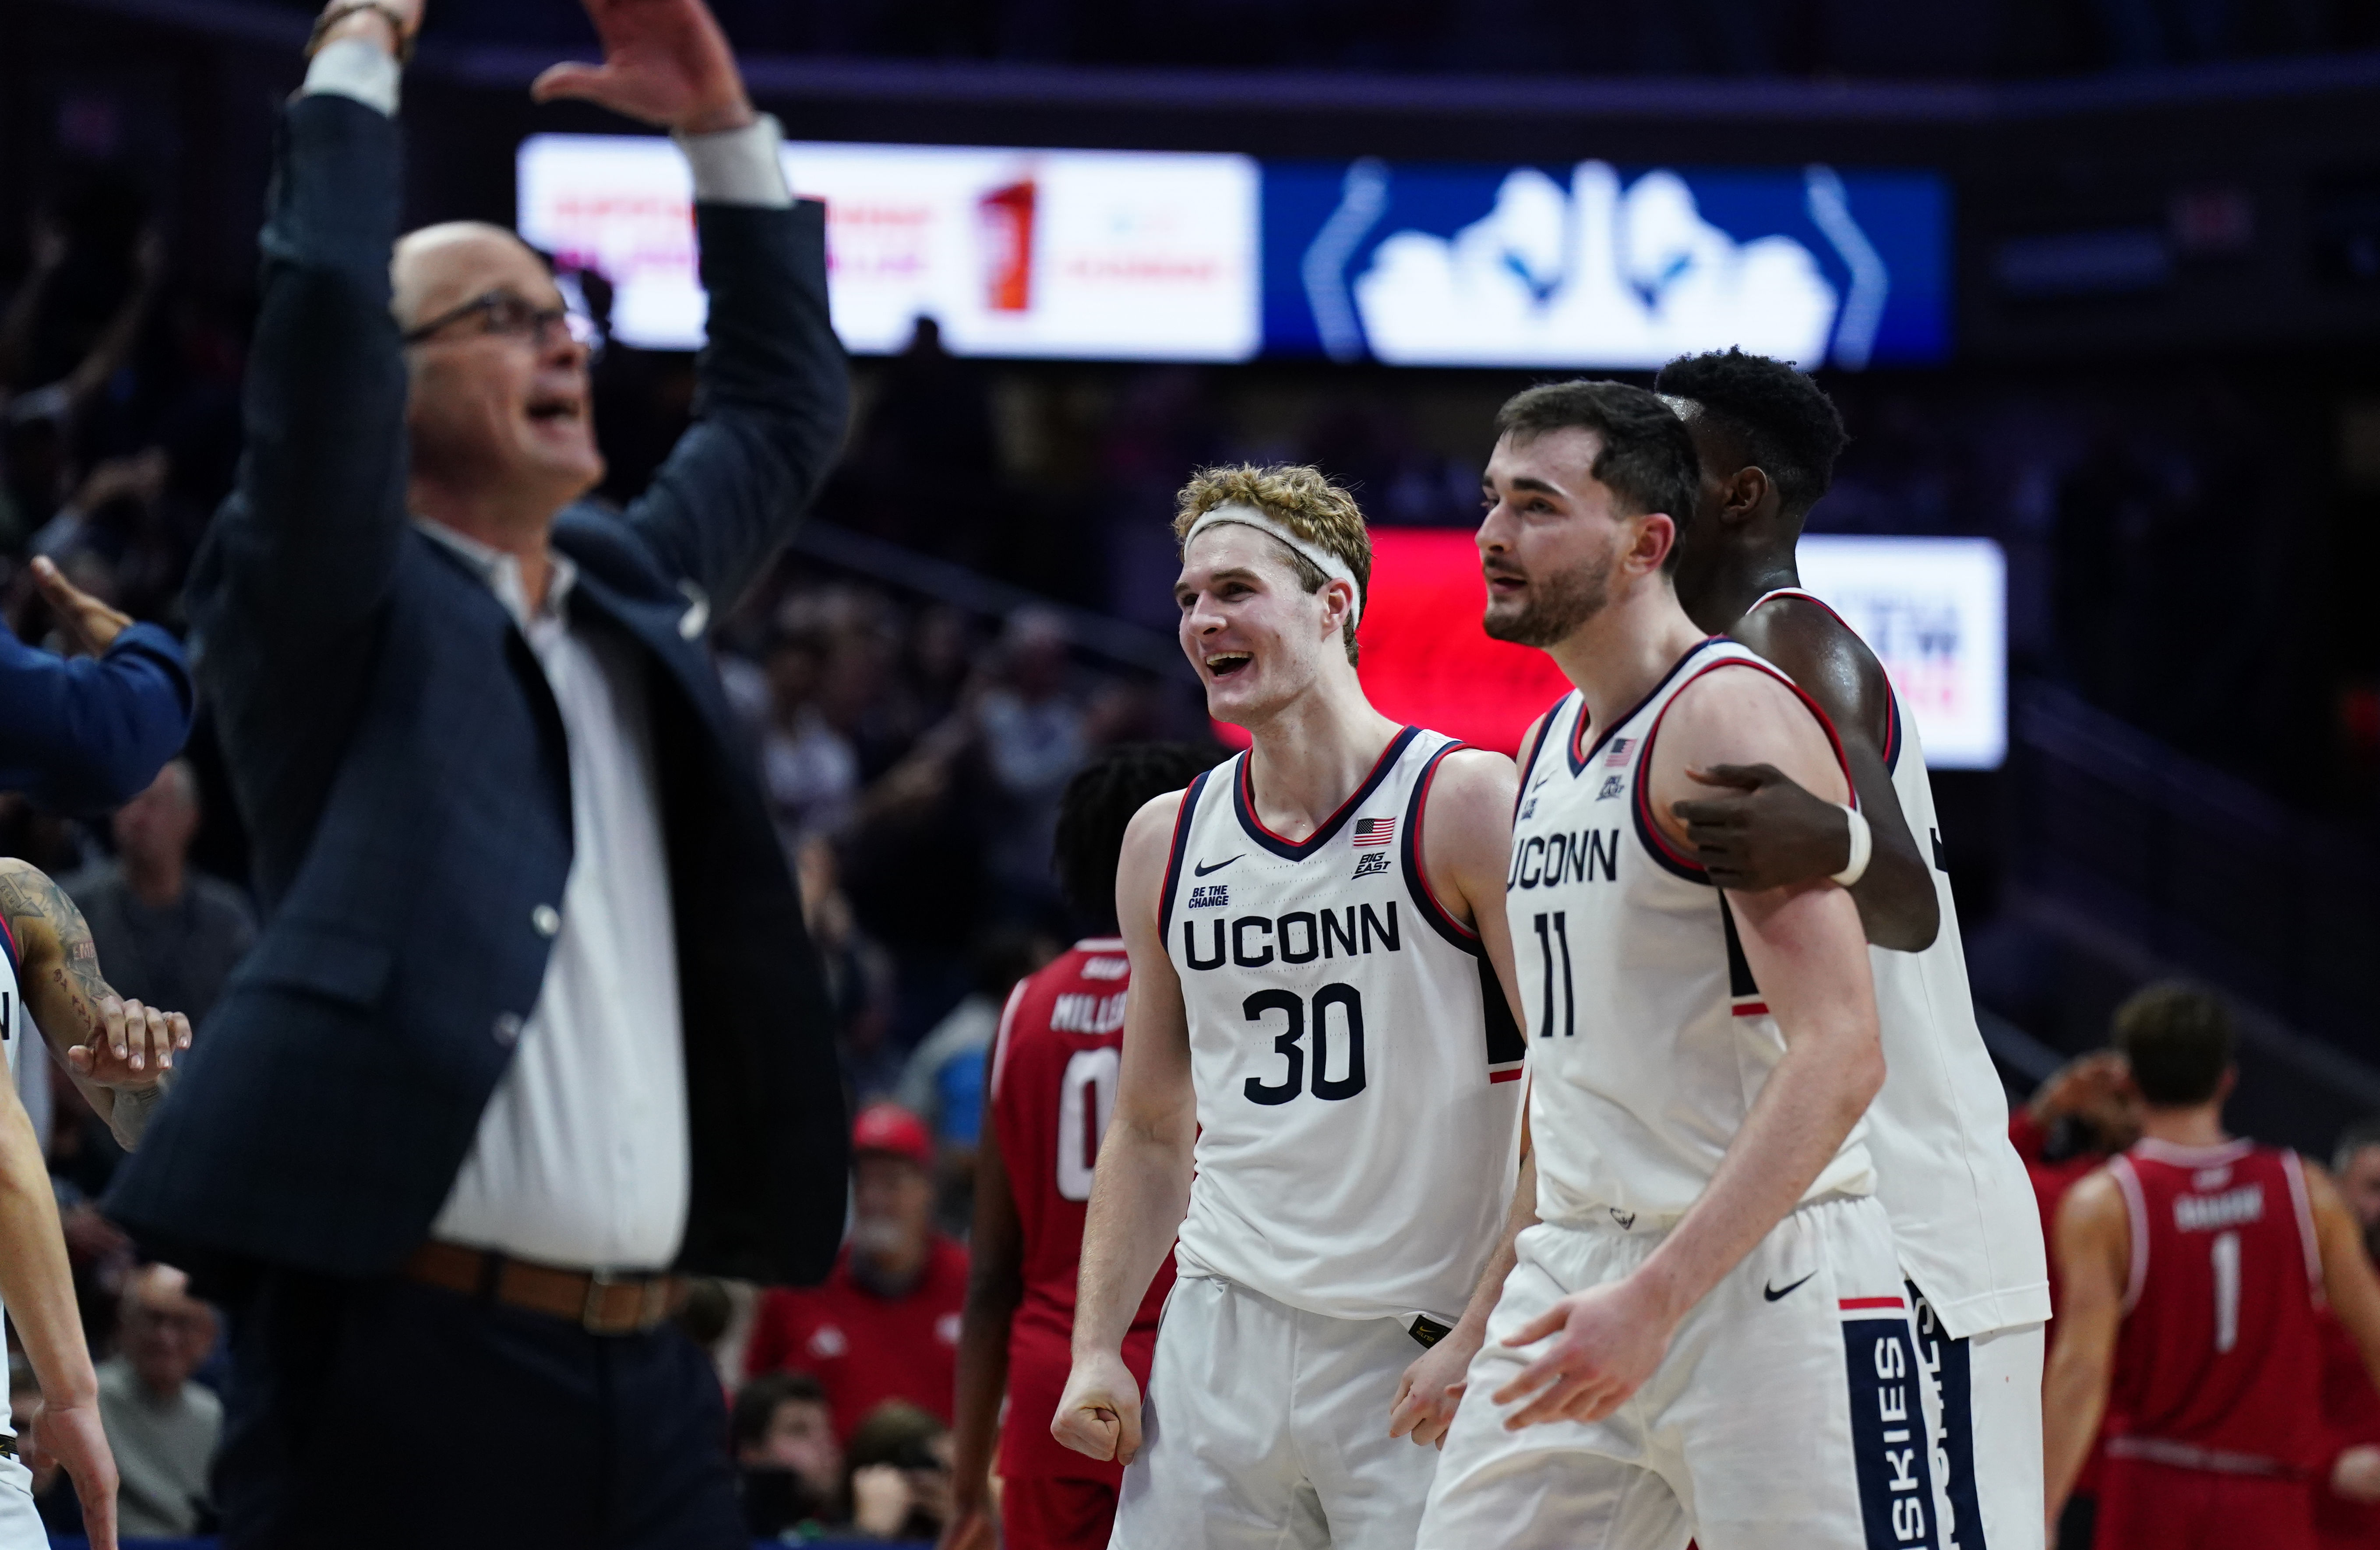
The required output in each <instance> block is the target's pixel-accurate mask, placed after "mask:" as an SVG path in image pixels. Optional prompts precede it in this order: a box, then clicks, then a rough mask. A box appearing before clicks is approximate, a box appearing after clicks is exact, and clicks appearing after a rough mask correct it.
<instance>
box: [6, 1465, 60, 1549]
mask: <svg viewBox="0 0 2380 1550" xmlns="http://www.w3.org/2000/svg"><path fill="white" fill-rule="evenodd" d="M18 1446H22V1444H21V1443H20V1444H19V1445H18ZM0 1550H50V1532H49V1531H48V1530H47V1529H45V1528H43V1527H42V1514H41V1512H40V1510H39V1509H37V1508H36V1507H34V1506H33V1475H32V1471H30V1470H28V1469H26V1468H25V1465H24V1462H23V1460H21V1459H18V1458H0Z"/></svg>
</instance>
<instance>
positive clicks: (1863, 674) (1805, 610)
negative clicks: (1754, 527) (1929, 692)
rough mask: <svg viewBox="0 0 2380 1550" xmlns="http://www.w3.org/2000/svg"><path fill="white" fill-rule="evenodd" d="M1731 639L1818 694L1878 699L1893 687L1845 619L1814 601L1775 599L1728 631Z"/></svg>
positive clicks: (1793, 596) (1797, 597)
mask: <svg viewBox="0 0 2380 1550" xmlns="http://www.w3.org/2000/svg"><path fill="white" fill-rule="evenodd" d="M1727 633H1728V637H1729V639H1730V640H1732V641H1736V642H1737V643H1738V644H1740V645H1742V646H1743V647H1745V648H1746V649H1748V650H1750V651H1752V652H1755V653H1757V654H1758V655H1760V656H1761V657H1762V658H1763V659H1765V660H1767V662H1769V663H1771V664H1773V665H1776V666H1777V667H1779V668H1780V669H1781V670H1783V671H1784V672H1785V673H1786V674H1787V675H1788V676H1789V677H1791V678H1792V679H1793V681H1794V682H1796V683H1798V684H1801V685H1803V687H1804V688H1806V689H1809V690H1813V691H1814V692H1815V691H1818V690H1822V689H1823V688H1824V687H1826V686H1828V685H1833V686H1838V687H1840V690H1843V691H1846V692H1851V693H1858V694H1864V695H1865V694H1878V693H1882V692H1884V691H1886V690H1888V689H1889V687H1890V680H1889V679H1888V678H1887V677H1886V676H1885V671H1884V664H1883V663H1882V662H1880V661H1878V660H1877V659H1876V653H1875V652H1873V651H1871V650H1869V649H1868V643H1867V642H1866V641H1863V640H1861V639H1860V637H1859V632H1858V631H1857V630H1854V629H1852V627H1851V626H1850V625H1848V624H1845V623H1844V622H1843V617H1842V616H1841V615H1840V614H1838V613H1836V612H1835V611H1834V610H1833V609H1832V608H1829V607H1828V606H1827V605H1826V604H1823V603H1821V602H1819V601H1818V600H1817V599H1815V598H1814V597H1803V596H1800V595H1797V594H1792V593H1788V594H1786V595H1785V596H1782V597H1772V598H1770V599H1768V600H1767V602H1765V603H1763V604H1760V605H1759V606H1758V607H1756V608H1755V609H1753V610H1752V612H1750V613H1748V614H1746V615H1744V616H1743V617H1742V618H1740V619H1738V620H1736V622H1735V623H1733V624H1731V625H1730V626H1728V629H1727Z"/></svg>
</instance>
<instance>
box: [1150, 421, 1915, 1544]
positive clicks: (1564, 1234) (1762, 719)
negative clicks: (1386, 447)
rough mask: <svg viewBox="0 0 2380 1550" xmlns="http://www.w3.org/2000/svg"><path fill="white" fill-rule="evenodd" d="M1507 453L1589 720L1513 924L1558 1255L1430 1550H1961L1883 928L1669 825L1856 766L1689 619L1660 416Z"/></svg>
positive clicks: (1530, 809)
mask: <svg viewBox="0 0 2380 1550" xmlns="http://www.w3.org/2000/svg"><path fill="white" fill-rule="evenodd" d="M1497 431H1498V441H1497V443H1496V450H1495V454H1494V456H1493V458H1491V459H1490V460H1489V462H1488V474H1487V480H1488V490H1487V497H1488V502H1489V507H1490V508H1489V510H1488V515H1487V519H1486V520H1485V521H1484V522H1483V523H1482V524H1481V526H1480V529H1479V533H1478V543H1479V551H1480V555H1481V560H1482V566H1483V568H1484V570H1485V572H1486V576H1487V581H1488V611H1487V618H1486V625H1487V629H1488V633H1489V634H1491V635H1494V636H1496V637H1497V638H1499V639H1500V640H1506V641H1517V642H1519V643H1521V644H1524V645H1530V646H1536V647H1540V648H1542V649H1544V650H1545V651H1546V652H1547V653H1548V654H1549V655H1550V656H1552V657H1553V659H1554V661H1555V662H1556V664H1557V665H1560V667H1561V669H1562V671H1563V673H1564V674H1565V675H1566V676H1567V677H1569V678H1570V679H1571V681H1572V682H1573V683H1574V684H1576V685H1577V686H1578V689H1577V692H1575V693H1573V694H1572V695H1570V696H1567V697H1566V698H1565V699H1564V700H1563V701H1562V702H1561V703H1560V705H1558V706H1557V707H1556V708H1555V709H1554V710H1553V711H1552V712H1550V713H1548V716H1547V717H1546V718H1544V719H1543V720H1542V721H1540V722H1539V724H1538V726H1537V727H1536V729H1535V735H1534V736H1533V737H1532V738H1531V739H1530V741H1529V743H1528V744H1527V745H1525V746H1527V747H1528V749H1529V763H1528V765H1527V767H1526V769H1525V771H1524V775H1523V779H1524V782H1525V785H1524V791H1523V795H1522V799H1521V806H1520V810H1519V812H1518V813H1517V814H1516V818H1515V823H1514V827H1513V839H1512V847H1513V861H1514V865H1513V870H1512V882H1511V889H1512V891H1511V893H1510V895H1509V896H1508V897H1507V900H1506V908H1507V909H1508V910H1509V911H1510V914H1511V918H1512V927H1513V930H1512V936H1513V938H1514V947H1515V951H1516V955H1517V957H1518V958H1519V960H1520V961H1519V968H1520V980H1521V983H1522V985H1523V986H1524V990H1525V1005H1526V1007H1527V1011H1528V1018H1529V1032H1530V1035H1531V1037H1530V1040H1529V1043H1530V1046H1531V1057H1530V1064H1531V1066H1532V1068H1533V1077H1532V1089H1531V1093H1530V1126H1531V1130H1532V1133H1533V1135H1534V1136H1535V1138H1536V1144H1537V1146H1538V1148H1539V1149H1540V1155H1539V1158H1538V1162H1539V1169H1540V1171H1539V1179H1540V1188H1539V1191H1538V1202H1537V1204H1538V1214H1539V1215H1540V1216H1541V1217H1542V1218H1543V1222H1542V1224H1541V1225H1539V1226H1537V1227H1531V1228H1530V1229H1529V1230H1528V1231H1526V1232H1524V1233H1523V1234H1522V1235H1521V1238H1520V1243H1519V1249H1520V1254H1519V1263H1518V1265H1517V1266H1516V1268H1515V1269H1514V1270H1513V1272H1512V1275H1511V1276H1510V1277H1509V1278H1508V1279H1507V1281H1506V1283H1505V1286H1504V1289H1503V1297H1502V1299H1501V1300H1500V1301H1499V1303H1498V1304H1497V1307H1496V1311H1495V1315H1494V1318H1493V1320H1492V1322H1491V1324H1490V1327H1489V1335H1490V1337H1491V1341H1490V1343H1489V1344H1488V1345H1487V1346H1486V1347H1484V1348H1483V1349H1482V1350H1481V1352H1480V1354H1479V1356H1478V1358H1477V1359H1476V1360H1475V1361H1473V1363H1472V1366H1471V1372H1470V1381H1471V1385H1472V1387H1473V1388H1474V1389H1475V1390H1476V1391H1478V1392H1477V1393H1476V1394H1475V1397H1473V1398H1471V1399H1470V1400H1469V1401H1468V1402H1466V1403H1465V1404H1464V1406H1463V1410H1462V1411H1461V1413H1460V1414H1458V1415H1457V1416H1456V1417H1455V1420H1454V1424H1453V1427H1452V1429H1451V1432H1450V1433H1449V1434H1448V1436H1447V1444H1446V1452H1445V1455H1444V1458H1443V1462H1442V1463H1441V1465H1440V1467H1439V1471H1438V1479H1437V1482H1436V1484H1435V1485H1434V1487H1433V1488H1432V1491H1431V1495H1430V1501H1429V1510H1428V1515H1427V1519H1426V1520H1425V1521H1424V1523H1423V1525H1422V1530H1421V1533H1420V1536H1419V1544H1421V1545H1422V1546H1424V1547H1426V1550H1474V1547H1475V1546H1480V1545H1488V1544H1493V1545H1498V1546H1501V1547H1506V1550H1571V1547H1573V1546H1584V1545H1597V1546H1603V1545H1609V1546H1615V1547H1616V1546H1621V1545H1626V1546H1638V1545H1643V1546H1668V1545H1675V1544H1681V1543H1682V1542H1683V1541H1684V1540H1685V1539H1686V1537H1687V1536H1688V1535H1689V1534H1692V1535H1693V1536H1694V1538H1695V1539H1696V1540H1697V1541H1698V1542H1699V1543H1700V1544H1701V1545H1702V1547H1703V1550H1854V1547H1857V1550H1884V1547H1887V1546H1896V1547H1916V1546H1924V1547H1925V1550H1943V1540H1942V1539H1941V1537H1940V1536H1939V1534H1938V1532H1937V1529H1938V1524H1937V1522H1936V1520H1935V1515H1934V1511H1933V1508H1934V1506H1935V1503H1934V1499H1933V1488H1932V1483H1931V1470H1930V1458H1929V1455H1930V1449H1929V1448H1928V1447H1927V1446H1926V1440H1925V1422H1924V1417H1923V1414H1922V1410H1921V1406H1920V1398H1919V1394H1918V1389H1917V1383H1918V1381H1919V1379H1918V1374H1917V1373H1916V1368H1915V1350H1914V1343H1913V1335H1912V1328H1911V1324H1910V1317H1909V1310H1908V1303H1907V1300H1906V1298H1905V1295H1904V1293H1903V1291H1902V1287H1901V1276H1900V1267H1899V1263H1898V1262H1897V1259H1896V1257H1895V1253H1894V1245H1893V1239H1892V1232H1891V1227H1890V1224H1889V1223H1888V1220H1887V1218H1886V1216H1885V1213H1884V1209H1883V1207H1882V1206H1880V1205H1879V1204H1877V1203H1876V1201H1875V1199H1874V1198H1873V1196H1872V1192H1871V1191H1872V1190H1873V1187H1874V1179H1873V1172H1872V1169H1871V1166H1870V1163H1869V1159H1868V1153H1867V1151H1866V1147H1865V1145H1864V1138H1863V1120H1862V1116H1863V1114H1864V1111H1865V1109H1866V1107H1867V1105H1868V1102H1869V1100H1870V1099H1871V1098H1873V1097H1874V1096H1875V1094H1876V1089H1877V1088H1878V1087H1879V1086H1880V1085H1881V1084H1882V1082H1883V1080H1884V1056H1883V1054H1882V1051H1881V1048H1880V1046H1879V1043H1878V1036H1877V1031H1876V996H1875V992H1874V988H1873V983H1872V980H1871V976H1870V970H1869V967H1868V961H1867V944H1866V941H1865V938H1864V934H1863V933H1862V930H1861V925H1860V918H1859V910H1858V908H1857V906H1856V905H1854V904H1853V902H1852V898H1851V897H1850V895H1849V894H1848V893H1847V892H1846V891H1845V890H1844V889H1843V888H1842V887H1840V886H1839V885H1837V884H1836V883H1834V882H1832V881H1830V880H1825V879H1821V880H1818V881H1817V882H1815V883H1804V884H1800V885H1791V886H1785V887H1777V888H1766V889H1757V890H1751V889H1743V888H1739V887H1736V886H1733V885H1721V884H1720V883H1719V882H1718V880H1717V879H1714V878H1713V877H1711V876H1710V875H1709V874H1708V873H1706V871H1705V870H1704V868H1703V867H1702V866H1701V865H1700V864H1699V863H1698V862H1697V861H1696V860H1695V859H1694V851H1693V849H1692V848H1691V845H1690V842H1689V840H1688V838H1687V836H1686V833H1685V828H1684V825H1683V824H1682V823H1681V822H1680V821H1679V820H1678V819H1677V818H1676V817H1675V815H1674V814H1673V813H1672V812H1671V811H1670V806H1671V804H1672V803H1673V802H1675V801H1676V800H1678V799H1681V798H1682V797H1686V796H1690V795H1692V794H1693V787H1692V784H1691V783H1690V781H1689V780H1688V777H1687V775H1686V772H1687V770H1688V769H1690V768H1701V769H1708V768H1710V767H1711V766H1713V765H1715V764H1721V763H1735V764H1749V763H1769V764H1773V765H1775V766H1776V767H1777V768H1778V769H1779V770H1781V771H1783V772H1784V773H1785V774H1787V775H1791V776H1792V777H1793V778H1794V779H1795V780H1797V781H1798V782H1799V783H1800V784H1801V785H1802V786H1803V787H1804V788H1805V789H1807V790H1810V791H1813V792H1815V793H1817V794H1818V795H1820V796H1822V797H1824V798H1826V799H1828V800H1832V801H1846V800H1849V799H1851V797H1852V790H1851V786H1850V783H1849V780H1848V777H1847V776H1846V775H1845V773H1844V767H1843V763H1842V752H1841V749H1840V744H1839V743H1838V742H1837V741H1836V739H1835V737H1834V734H1833V731H1832V729H1831V728H1830V727H1829V726H1828V724H1827V721H1826V719H1825V717H1824V716H1823V715H1822V714H1819V713H1818V712H1817V711H1816V709H1815V706H1813V705H1812V704H1811V703H1810V702H1809V701H1808V699H1807V697H1806V696H1804V695H1803V694H1802V693H1801V692H1800V691H1799V690H1796V689H1795V688H1794V687H1793V685H1792V682H1791V679H1789V678H1787V677H1785V675H1784V674H1782V673H1780V672H1779V671H1778V670H1777V669H1775V668H1774V667H1771V666H1769V665H1767V664H1766V663H1765V662H1763V661H1761V659H1760V658H1759V657H1757V656H1756V655H1755V654H1754V653H1752V652H1750V651H1748V650H1746V649H1745V648H1743V646H1740V645H1737V644H1736V643H1734V642H1732V641H1726V640H1723V639H1720V638H1716V637H1710V636H1706V635H1705V634H1704V632H1703V631H1702V629H1699V628H1698V627H1697V626H1696V625H1695V624H1694V620H1693V619H1691V618H1690V617H1688V616H1687V615H1686V612H1685V610H1684V609H1682V607H1680V606H1679V604H1678V599H1677V594H1676V592H1675V591H1674V589H1673V586H1672V583H1671V574H1672V572H1673V570H1674V568H1675V563H1676V557H1677V536H1678V529H1679V526H1680V520H1679V514H1681V513H1690V512H1692V511H1693V510H1694V501H1695V488H1696V474H1697V465H1696V461H1695V455H1694V444H1693V441H1692V440H1691V439H1690V437H1689V435H1688V433H1687V431H1686V428H1685V426H1684V424H1683V422H1682V421H1680V420H1679V419H1678V418H1677V417H1676V415H1675V414H1673V413H1672V412H1671V411H1670V409H1668V408H1667V407H1666V406H1665V405H1664V404H1663V403H1662V402H1661V400H1660V399H1658V398H1657V397H1654V396H1653V395H1651V394H1650V393H1647V392H1645V391H1644V390H1643V389H1641V388H1635V387H1629V386H1625V385H1623V384H1619V383H1589V382H1574V383H1562V384H1550V385H1547V386H1542V387H1536V388H1531V389H1530V390H1528V391H1527V392H1525V393H1523V394H1521V395H1519V396H1518V397H1514V398H1513V399H1512V401H1511V402H1510V403H1508V404H1506V405H1505V406H1504V409H1503V412H1502V413H1501V414H1500V416H1499V417H1498V422H1497ZM1160 1339H1161V1337H1160ZM1530 1348H1535V1349H1530ZM1160 1349H1161V1348H1160ZM1483 1400H1484V1401H1486V1402H1484V1403H1483V1402H1482V1401H1483Z"/></svg>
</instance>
